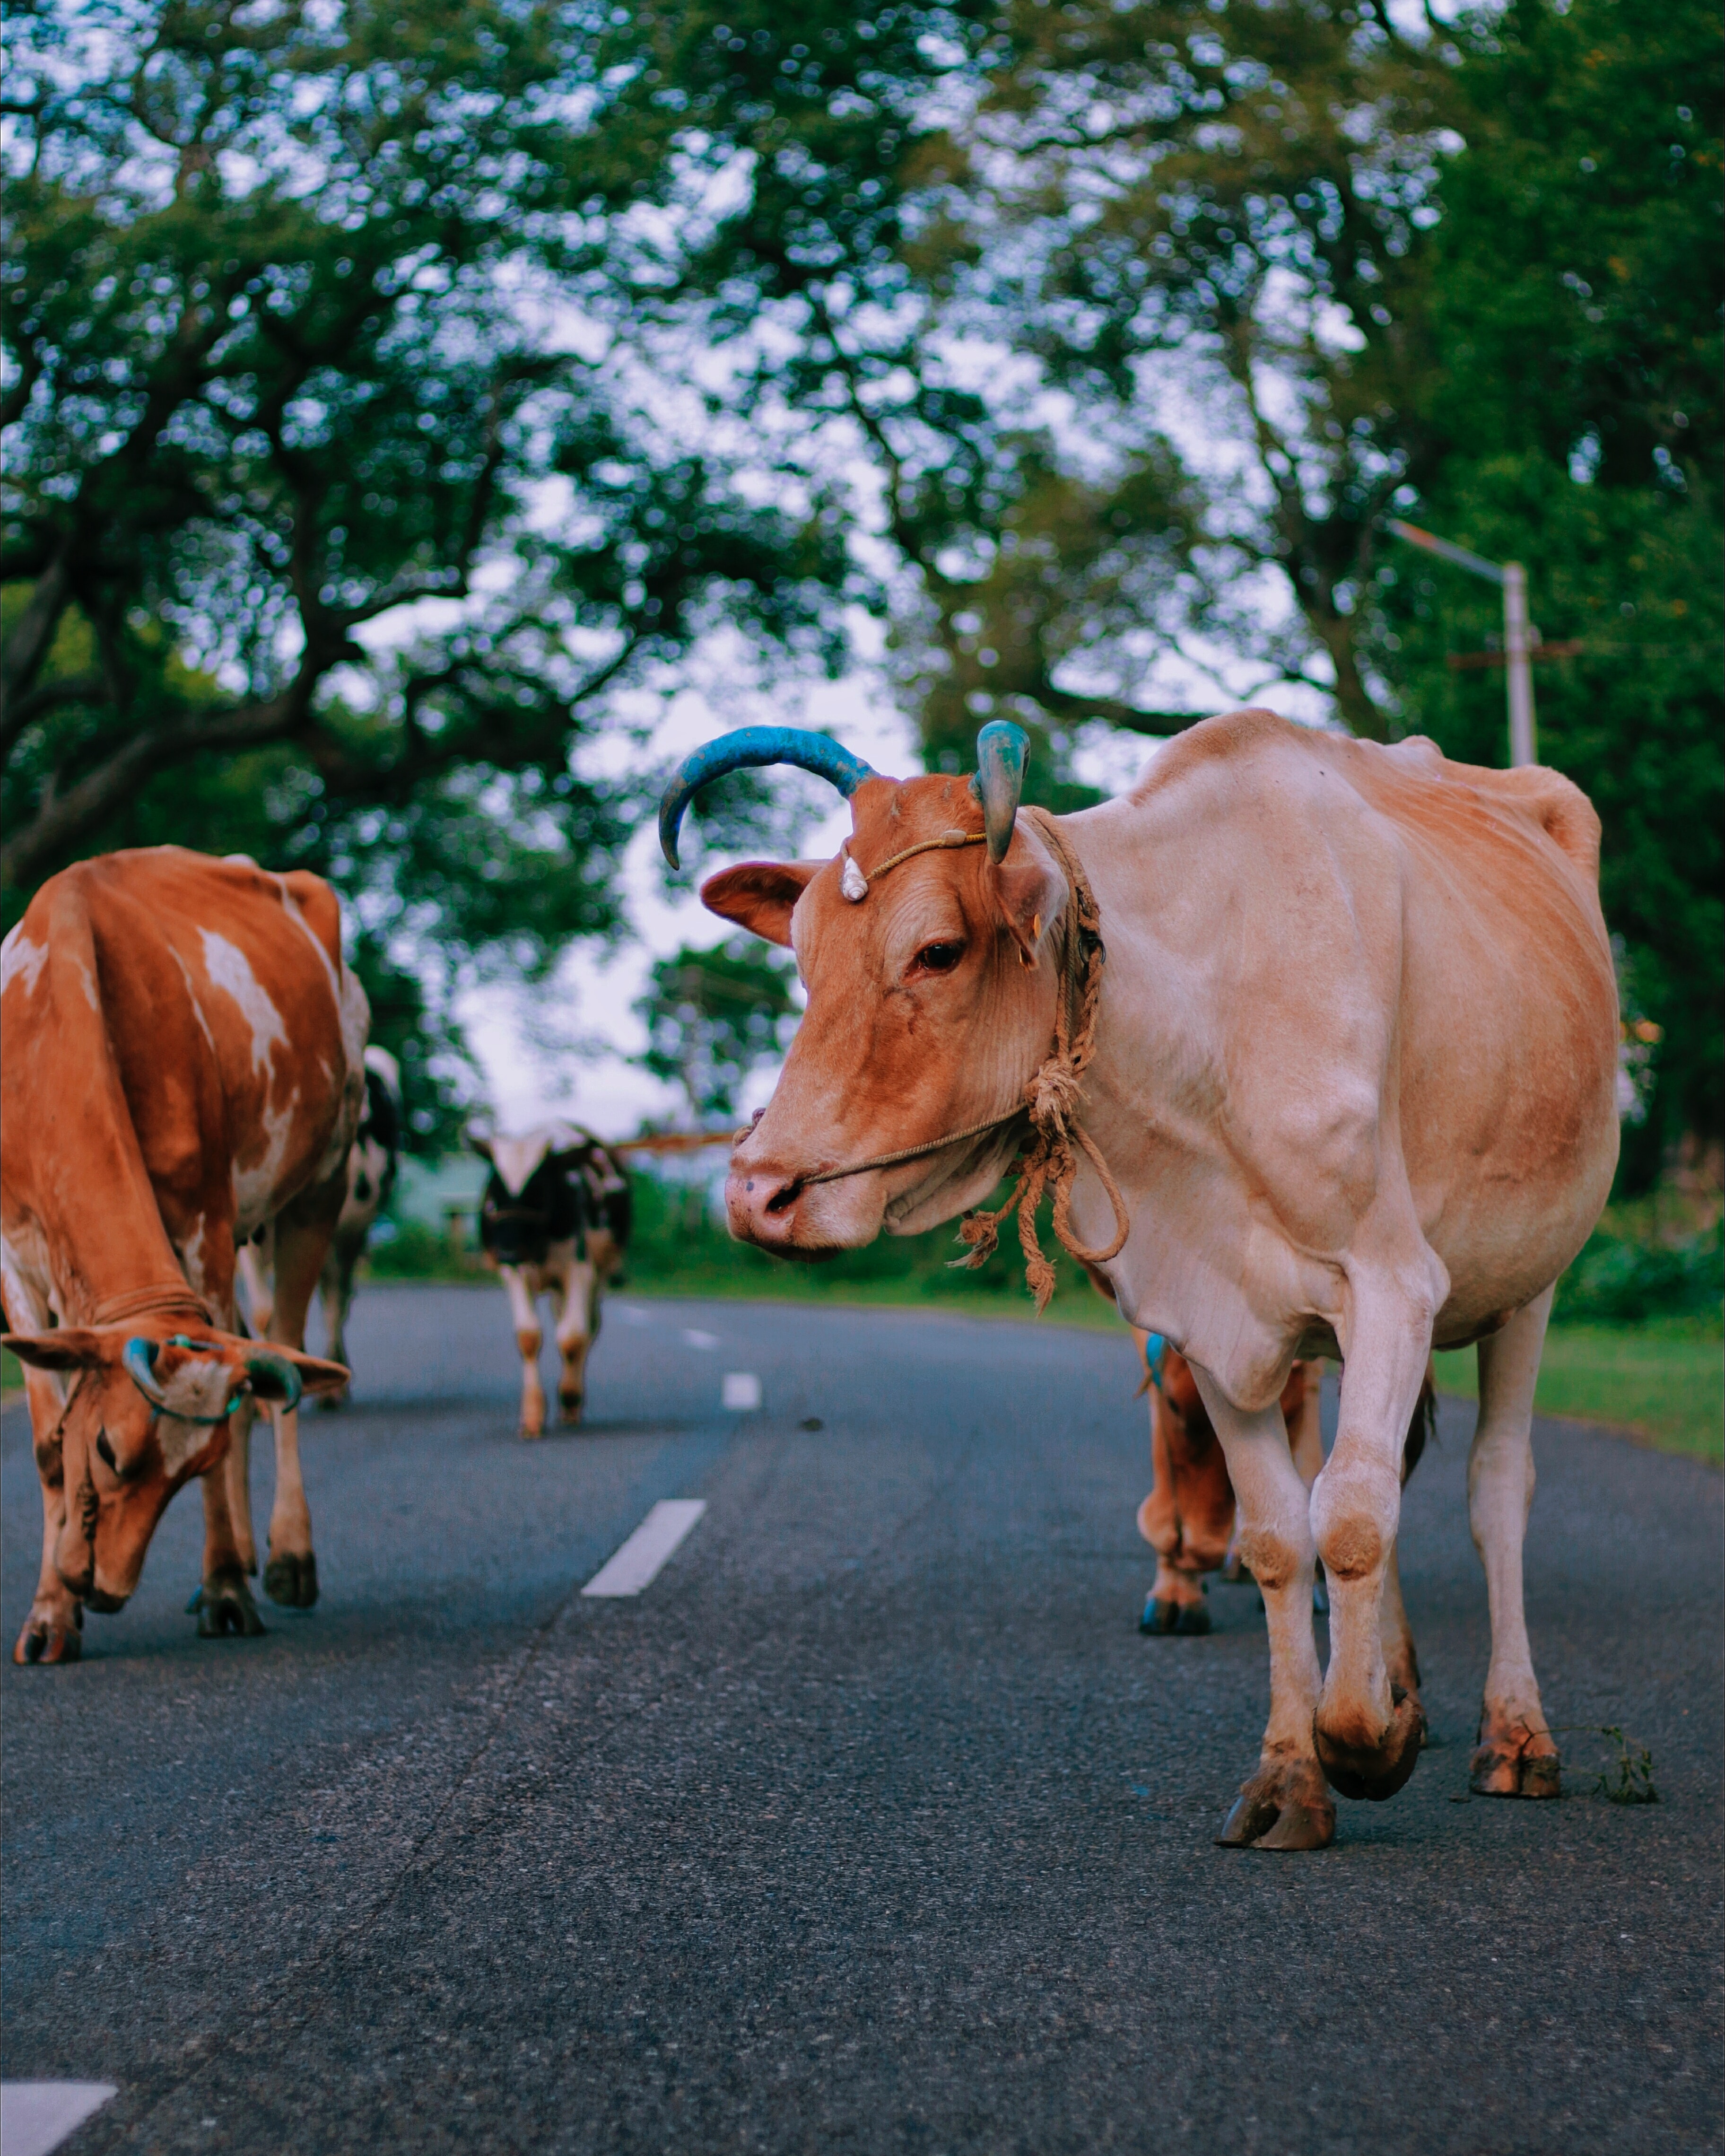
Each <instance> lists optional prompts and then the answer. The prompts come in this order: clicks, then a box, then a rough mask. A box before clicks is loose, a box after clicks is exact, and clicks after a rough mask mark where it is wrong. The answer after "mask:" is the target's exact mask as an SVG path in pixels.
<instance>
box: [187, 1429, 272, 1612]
mask: <svg viewBox="0 0 1725 2156" xmlns="http://www.w3.org/2000/svg"><path fill="white" fill-rule="evenodd" d="M234 1419H235V1420H236V1421H237V1420H238V1419H239V1418H238V1417H237V1416H236V1417H235V1418H234ZM230 1432H231V1425H230ZM228 1441H229V1443H230V1445H231V1443H232V1441H233V1440H232V1436H231V1434H230V1437H229V1440H228ZM202 1480H203V1585H202V1586H201V1587H200V1588H199V1589H198V1592H197V1594H194V1595H193V1598H192V1599H191V1601H190V1602H189V1603H188V1604H187V1609H188V1610H195V1611H196V1612H197V1614H198V1638H199V1639H200V1640H222V1639H226V1638H227V1637H228V1635H229V1634H230V1633H231V1634H233V1635H234V1636H235V1637H237V1638H239V1639H243V1640H253V1639H256V1638H257V1637H259V1635H260V1634H261V1633H262V1632H263V1631H264V1620H263V1619H262V1618H261V1617H260V1616H259V1614H258V1605H257V1604H256V1603H255V1602H254V1601H253V1599H252V1591H251V1589H250V1588H249V1587H248V1586H247V1585H246V1582H245V1575H246V1567H245V1564H244V1560H243V1558H242V1556H241V1553H240V1549H239V1537H238V1536H237V1535H236V1534H235V1532H234V1514H233V1509H232V1506H231V1503H230V1491H231V1488H232V1485H231V1482H230V1481H229V1477H228V1461H227V1460H218V1461H217V1462H216V1464H215V1466H213V1467H212V1468H210V1469H208V1471H206V1472H205V1474H204V1475H203V1477H202ZM254 1569H255V1565H254Z"/></svg>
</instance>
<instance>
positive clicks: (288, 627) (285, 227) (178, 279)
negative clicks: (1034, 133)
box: [0, 0, 849, 962]
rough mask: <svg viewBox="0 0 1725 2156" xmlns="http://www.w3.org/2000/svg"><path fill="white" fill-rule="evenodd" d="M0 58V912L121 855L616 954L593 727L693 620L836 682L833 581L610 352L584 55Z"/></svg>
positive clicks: (207, 39)
mask: <svg viewBox="0 0 1725 2156" xmlns="http://www.w3.org/2000/svg"><path fill="white" fill-rule="evenodd" d="M8 38H9V41H10V45H11V54H10V67H9V70H8V73H9V88H10V94H11V97H12V100H13V105H12V109H13V112H14V115H16V116H15V119H14V121H13V127H14V131H15V132H14V139H13V149H12V151H11V153H10V162H9V167H8V187H7V196H6V218H7V228H6V238H7V242H8V246H7V257H6V264H5V269H4V273H3V276H4V281H3V284H0V296H3V306H4V326H5V337H6V348H7V352H8V380H7V383H6V387H5V391H4V398H3V403H4V410H3V416H4V418H5V419H6V420H7V421H8V423H10V424H11V425H12V427H13V434H14V439H13V445H12V449H11V454H10V455H9V456H8V466H7V470H8V490H7V494H6V498H5V506H4V528H3V532H0V577H3V579H4V580H5V582H6V583H7V584H8V586H9V587H11V588H12V591H13V594H15V596H14V597H13V604H12V606H11V608H10V609H9V613H8V624H7V634H6V635H5V638H4V641H3V645H0V690H3V691H4V694H5V696H6V698H7V709H6V714H5V717H4V719H3V721H0V744H3V747H4V749H5V752H6V762H5V768H4V787H3V799H0V811H3V814H4V819H5V824H6V834H7V835H6V839H5V844H4V850H3V855H0V874H3V877H4V880H5V881H6V883H7V884H8V886H9V888H10V896H8V906H9V907H10V908H11V910H13V911H16V910H17V907H18V904H19V903H20V902H21V900H22V897H23V896H24V895H26V894H27V893H28V889H29V887H30V886H31V885H33V884H34V883H35V882H36V881H38V880H40V878H41V877H42V876H43V875H46V874H48V873H49V872H50V871H51V870H53V869H54V868H56V867H58V866H59V865H61V864H62V863H63V862H64V861H65V860H68V859H69V858H72V857H73V856H74V855H77V854H79V853H81V852H85V851H88V850H90V849H91V848H92V847H93V846H96V845H111V844H121V843H125V842H126V840H127V839H129V838H134V837H136V836H138V835H141V834H145V833H147V834H148V835H149V836H150V837H151V838H152V839H162V838H174V839H186V840H187V842H188V843H191V844H198V845H203V846H204V847H207V848H208V849H210V850H217V851H222V850H229V849H230V848H235V847H238V848H243V849H244V850H249V851H253V852H254V853H256V854H257V855H259V857H260V858H263V859H265V860H270V861H271V862H272V863H286V862H293V863H295V864H297V865H305V866H311V867H314V868H319V869H324V870H327V871H328V872H330V873H331V874H333V875H336V877H337V878H338V880H341V882H342V883H343V884H344V885H345V886H346V887H347V891H348V892H349V893H350V895H352V894H354V893H356V892H360V893H363V892H365V891H367V890H368V889H369V890H371V891H374V892H375V893H376V894H377V907H376V908H374V909H373V910H372V913H371V914H370V915H369V916H368V917H367V926H368V927H370V928H371V929H372V930H373V931H374V932H378V933H383V932H389V933H394V934H401V935H404V934H407V933H408V932H409V931H411V932H414V933H416V934H417V935H418V937H420V938H421V939H422V940H423V939H424V938H425V937H429V938H430V939H431V940H432V941H434V942H443V943H444V944H445V945H447V946H452V947H456V948H462V947H465V948H470V949H471V948H480V949H484V948H487V947H491V948H496V949H499V950H501V952H504V953H506V955H507V957H509V958H510V959H511V961H512V962H521V961H522V960H524V959H525V960H526V961H527V962H533V961H543V960H544V959H545V958H546V957H547V955H548V953H549V952H551V951H552V950H553V949H554V948H555V947H556V946H557V944H558V943H559V942H562V940H563V939H565V938H567V937H569V936H572V935H583V934H603V933H608V932H614V930H615V928H616V927H617V925H618V915H617V909H616V904H615V897H614V879H613V868H614V858H615V854H616V850H617V849H618V847H619V845H620V844H621V842H622V840H623V839H624V837H625V836H626V835H627V832H628V830H629V828H630V826H631V824H632V822H633V820H634V814H635V813H636V811H637V809H638V807H639V798H640V796H641V794H642V793H643V792H644V790H645V788H644V783H643V780H644V776H645V775H644V774H643V775H642V780H637V781H631V782H627V783H624V782H619V781H617V780H614V779H600V778H596V777H593V776H592V775H591V773H590V772H589V770H588V765H587V762H586V760H585V752H586V751H587V748H588V744H589V742H591V740H592V739H593V737H594V736H595V735H596V734H598V733H599V732H602V731H604V729H605V728H606V727H607V726H611V725H614V724H616V723H619V720H620V719H621V718H623V717H624V716H625V715H624V712H623V711H622V710H621V708H620V707H619V704H618V702H617V699H618V697H619V696H620V695H624V693H625V692H629V691H633V692H635V693H636V694H637V695H639V692H640V691H642V690H657V689H660V688H662V687H663V686H665V685H666V682H667V676H666V675H665V667H666V665H667V663H668V662H669V661H670V660H673V659H674V658H675V657H676V656H677V655H679V654H682V653H684V652H685V651H686V650H687V649H689V648H690V647H691V644H692V643H693V642H694V641H695V640H696V639H698V638H699V637H700V636H701V634H703V633H705V632H706V630H708V629H711V628H713V627H715V626H716V625H718V624H721V623H722V624H723V625H724V627H725V629H726V633H727V634H729V635H731V636H732V637H733V638H735V639H739V640H740V644H741V645H742V647H744V648H747V649H752V650H753V651H754V652H756V653H757V654H768V653H770V652H777V653H780V654H784V653H792V654H795V656H796V657H797V659H798V661H799V663H804V664H832V663H834V662H835V661H836V659H837V657H838V655H839V651H840V649H841V648H842V636H841V634H840V632H839V626H838V624H837V621H836V617H835V616H834V613H833V612H832V610H831V608H829V605H828V603H827V602H828V601H829V598H830V597H831V596H832V594H833V593H834V592H836V591H837V590H838V589H839V588H842V587H844V586H845V584H846V583H847V579H848V577H849V570H848V567H847V564H846V562H845V552H844V548H843V545H842V541H841V538H840V536H839V534H838V533H837V531H836V530H835V528H834V525H833V522H832V520H831V518H830V517H829V515H828V514H827V512H826V511H825V509H824V506H823V505H822V504H820V503H819V501H818V500H815V499H814V496H813V495H811V494H810V493H809V491H808V490H803V491H802V492H801V493H800V494H796V493H794V492H793V491H792V490H788V489H787V488H785V487H783V486H780V487H778V488H777V489H775V490H773V499H772V500H770V501H769V500H766V499H765V498H764V493H765V490H763V487H762V480H763V479H766V478H768V476H769V474H768V470H767V469H766V468H765V467H763V465H762V460H761V459H760V458H759V456H758V455H757V454H756V453H755V451H754V449H753V448H752V446H748V445H742V444H737V443H736V442H735V440H734V439H733V441H732V446H731V448H730V449H728V450H727V449H726V448H725V447H723V446H721V443H720V441H719V439H718V438H717V435H716V433H715V432H714V430H712V429H704V430H697V431H696V434H687V438H686V439H685V438H680V436H679V434H678V432H677V429H676V426H675V424H673V423H670V418H669V416H668V413H669V412H670V408H671V407H673V406H674V405H675V398H676V395H677V390H676V387H675V382H673V381H672V380H671V379H670V377H669V374H668V365H669V363H670V362H671V361H673V360H674V359H675V357H676V356H675V355H674V354H670V353H669V352H668V349H667V350H656V351H655V352H652V353H650V354H649V353H645V352H643V351H641V350H640V349H639V347H638V346H636V345H634V344H632V343H631V342H630V341H629V339H630V335H631V331H632V329H633V326H634V325H633V318H632V308H631V304H630V293H631V290H632V289H633V283H634V280H635V279H636V278H637V277H638V276H639V275H642V274H650V270H651V264H650V261H646V263H645V269H644V267H643V264H644V256H643V249H644V247H646V243H645V242H644V240H643V239H641V237H640V235H639V231H638V229H637V228H636V227H635V226H634V225H633V224H632V223H631V222H630V218H631V214H632V213H634V212H635V211H637V210H638V209H639V207H640V206H641V205H642V203H644V202H645V201H646V200H648V199H649V198H650V197H651V195H652V193H653V192H654V189H655V186H656V185H657V184H658V182H659V179H660V173H659V169H658V167H659V162H660V159H661V157H663V156H665V155H668V154H669V151H667V149H666V147H665V144H664V142H663V141H662V140H660V138H659V137H658V136H655V134H654V133H653V131H652V130H651V129H650V128H649V129H647V130H645V131H643V129H642V128H641V127H640V126H639V125H637V124H636V121H635V120H634V118H632V117H631V116H630V115H628V114H626V113H621V112H620V108H619V106H618V105H617V102H616V100H615V99H614V97H613V96H612V95H611V94H610V90H609V85H611V83H612V82H613V81H614V80H618V79H620V77H621V76H626V75H627V74H629V69H628V67H627V65H626V64H625V63H626V61H627V59H628V54H627V53H626V52H625V50H624V44H625V42H626V39H625V33H624V28H623V27H622V26H621V24H620V23H619V20H618V19H617V18H614V15H613V14H612V13H610V12H608V11H606V10H603V9H588V8H583V6H580V5H576V6H573V7H565V6H561V5H552V4H549V0H528V4H526V5H522V6H516V5H513V4H507V0H457V4H454V5H445V4H442V0H439V4H436V5H433V4H431V0H403V4H401V5H394V4H392V5H391V6H390V7H388V8H378V7H377V6H376V5H374V4H372V0H341V4H338V5H337V6H336V7H334V8H323V7H314V6H312V5H311V4H310V0H284V4H283V5H281V6H280V7H276V8H271V9H269V10H267V11H264V13H261V14H260V13H259V12H258V11H256V10H254V9H251V8H246V7H244V6H241V5H238V4H235V0H95V4H93V5H92V6H90V7H89V8H83V9H80V10H77V11H74V12H72V13H66V12H64V11H59V12H54V11H43V12H37V11H31V10H21V11H16V12H15V13H13V16H12V17H10V18H8ZM640 58H641V53H640V50H639V48H637V49H636V50H635V53H634V59H635V61H636V63H637V64H639V60H640ZM646 254H647V255H648V256H650V254H651V249H650V248H646ZM689 396H690V399H691V411H698V408H699V396H698V393H692V392H691V393H689ZM685 434H686V430H685ZM746 467H747V469H746ZM386 620H387V621H388V624H389V630H390V634H389V636H388V639H385V640H384V641H382V642H380V640H379V636H378V628H377V625H379V624H384V623H385V622H386ZM385 916H388V917H387V918H386V917H385Z"/></svg>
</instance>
